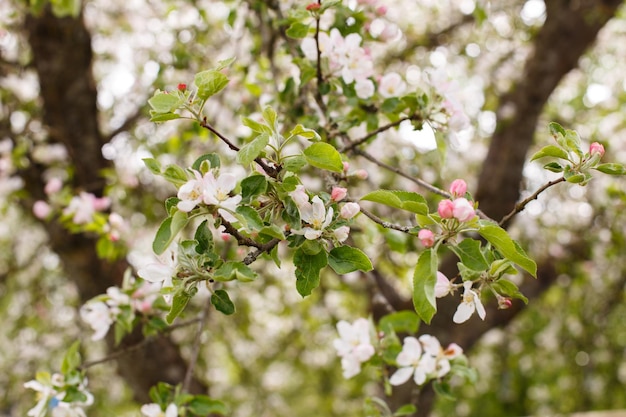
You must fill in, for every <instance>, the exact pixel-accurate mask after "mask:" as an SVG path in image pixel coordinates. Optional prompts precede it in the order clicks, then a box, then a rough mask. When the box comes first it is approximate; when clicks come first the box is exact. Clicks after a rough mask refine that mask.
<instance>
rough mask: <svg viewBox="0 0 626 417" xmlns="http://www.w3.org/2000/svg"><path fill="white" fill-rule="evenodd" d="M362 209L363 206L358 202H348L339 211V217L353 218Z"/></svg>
mask: <svg viewBox="0 0 626 417" xmlns="http://www.w3.org/2000/svg"><path fill="white" fill-rule="evenodd" d="M360 211H361V207H360V206H359V204H358V203H353V202H350V203H346V204H344V205H343V206H342V207H341V210H340V211H339V217H341V218H343V219H351V218H353V217H354V216H356V215H357V214H358V213H359V212H360Z"/></svg>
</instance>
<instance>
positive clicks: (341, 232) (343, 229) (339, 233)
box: [333, 226, 350, 243]
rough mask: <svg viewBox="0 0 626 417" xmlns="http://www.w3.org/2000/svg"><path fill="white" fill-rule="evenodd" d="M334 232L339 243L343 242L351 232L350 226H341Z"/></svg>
mask: <svg viewBox="0 0 626 417" xmlns="http://www.w3.org/2000/svg"><path fill="white" fill-rule="evenodd" d="M333 234H334V235H335V238H336V239H337V241H338V242H339V243H343V242H345V241H346V239H348V235H349V234H350V228H349V227H348V226H340V227H338V228H336V229H335V230H333Z"/></svg>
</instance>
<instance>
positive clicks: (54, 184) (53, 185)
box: [44, 177, 63, 195]
mask: <svg viewBox="0 0 626 417" xmlns="http://www.w3.org/2000/svg"><path fill="white" fill-rule="evenodd" d="M61 188H63V181H61V180H60V179H59V178H57V177H54V178H50V180H48V182H47V183H46V186H45V188H44V192H45V193H46V195H52V194H56V193H58V192H59V191H61Z"/></svg>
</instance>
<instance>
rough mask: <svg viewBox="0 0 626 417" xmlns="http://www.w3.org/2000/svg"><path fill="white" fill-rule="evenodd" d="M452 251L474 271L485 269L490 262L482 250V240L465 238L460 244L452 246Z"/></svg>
mask: <svg viewBox="0 0 626 417" xmlns="http://www.w3.org/2000/svg"><path fill="white" fill-rule="evenodd" d="M450 249H451V250H452V252H454V253H455V254H456V256H458V257H459V259H460V260H461V262H462V263H463V264H464V265H465V266H466V267H468V268H469V269H472V270H474V271H485V270H486V269H487V268H489V264H488V263H487V260H486V259H485V256H484V255H483V253H482V252H481V250H480V242H479V241H477V240H474V239H469V238H468V239H463V240H462V241H461V243H459V244H458V245H454V246H450Z"/></svg>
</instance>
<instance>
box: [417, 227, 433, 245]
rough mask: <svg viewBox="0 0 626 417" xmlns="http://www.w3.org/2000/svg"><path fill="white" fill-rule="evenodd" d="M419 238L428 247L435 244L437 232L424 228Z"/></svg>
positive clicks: (418, 235)
mask: <svg viewBox="0 0 626 417" xmlns="http://www.w3.org/2000/svg"><path fill="white" fill-rule="evenodd" d="M417 238H418V239H419V240H420V242H422V245H424V247H426V248H430V247H432V246H433V245H434V244H435V234H434V233H433V232H431V231H430V230H428V229H422V230H420V231H419V233H418V234H417Z"/></svg>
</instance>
